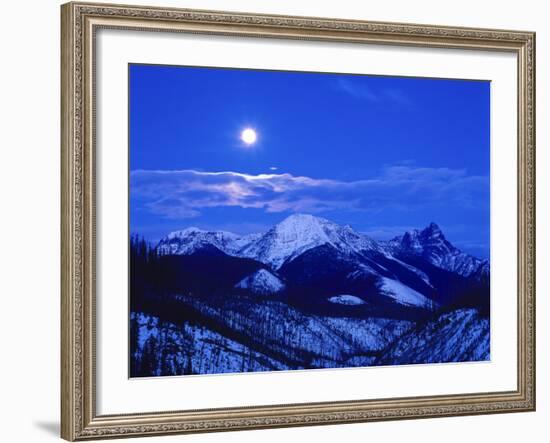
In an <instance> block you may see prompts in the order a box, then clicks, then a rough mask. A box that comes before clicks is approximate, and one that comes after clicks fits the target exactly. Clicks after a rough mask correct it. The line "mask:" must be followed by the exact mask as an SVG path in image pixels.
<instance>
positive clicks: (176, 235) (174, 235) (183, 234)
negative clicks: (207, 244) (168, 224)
mask: <svg viewBox="0 0 550 443" xmlns="http://www.w3.org/2000/svg"><path fill="white" fill-rule="evenodd" d="M202 232H206V231H204V230H203V229H200V228H196V227H195V226H190V227H189V228H185V229H182V230H179V231H172V232H170V234H168V235H167V236H166V238H167V239H170V240H172V239H175V238H184V237H187V236H188V235H191V234H199V233H202Z"/></svg>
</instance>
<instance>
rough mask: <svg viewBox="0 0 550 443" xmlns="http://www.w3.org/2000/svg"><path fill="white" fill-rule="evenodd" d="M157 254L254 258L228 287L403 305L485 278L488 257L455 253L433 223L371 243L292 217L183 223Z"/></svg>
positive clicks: (428, 302)
mask: <svg viewBox="0 0 550 443" xmlns="http://www.w3.org/2000/svg"><path fill="white" fill-rule="evenodd" d="M156 251H157V253H158V254H159V255H160V256H199V257H202V259H201V260H204V257H205V256H217V257H218V259H219V256H220V255H227V256H230V257H236V258H242V259H250V260H254V261H255V262H257V263H258V266H257V268H258V269H254V271H253V272H252V273H251V274H250V275H247V276H242V277H243V278H242V279H239V281H238V282H236V285H235V287H236V288H240V289H245V288H247V289H249V290H250V291H252V292H256V293H259V294H263V295H267V294H270V293H273V294H275V293H280V292H281V291H282V290H283V289H288V290H294V292H296V291H299V290H304V291H305V292H310V291H311V290H312V289H319V291H320V292H321V293H325V292H327V290H329V288H333V289H330V290H329V292H331V291H332V292H337V293H328V294H326V295H327V299H328V300H330V297H329V296H333V297H334V296H336V297H337V296H338V295H342V294H339V293H338V292H342V291H344V292H345V293H347V292H350V291H351V292H352V294H344V295H354V296H356V297H358V298H360V299H362V300H364V301H365V302H368V301H369V300H370V299H372V298H373V296H374V295H375V294H376V295H378V296H382V297H386V298H389V299H391V300H392V301H394V302H396V303H399V304H402V305H412V306H417V307H428V306H432V307H433V306H437V305H439V304H441V302H445V301H446V296H447V295H448V292H449V289H450V288H449V287H448V283H449V281H451V280H452V285H451V286H452V289H455V287H456V286H457V285H458V286H460V284H461V283H462V285H463V286H468V283H469V284H476V283H477V282H482V281H485V280H488V277H489V262H488V260H480V259H478V258H475V257H472V256H471V255H468V254H466V253H464V252H462V251H460V250H459V249H458V248H456V247H455V246H453V245H452V244H451V243H450V242H449V241H448V240H447V239H446V238H445V236H444V235H443V232H442V231H441V229H440V228H439V227H438V226H437V225H436V224H435V223H431V224H430V225H429V226H428V227H426V228H425V229H423V230H412V231H408V232H406V233H404V234H403V235H402V236H399V237H395V238H394V239H392V240H390V241H376V240H374V239H372V238H370V237H369V236H367V235H365V234H362V233H360V232H357V231H355V230H353V229H352V228H351V227H350V226H341V225H338V224H336V223H333V222H331V221H329V220H326V219H324V218H320V217H315V216H312V215H308V214H295V215H291V216H290V217H288V218H286V219H285V220H283V221H282V222H281V223H278V224H277V225H275V226H273V227H272V228H271V229H269V230H268V231H267V232H264V233H258V234H251V235H245V236H239V235H236V234H233V233H230V232H224V231H205V230H201V229H198V228H187V229H184V230H182V231H176V232H172V233H170V234H169V235H168V236H166V237H165V238H163V239H162V240H161V241H160V242H159V243H158V245H157V247H156ZM448 273H450V274H453V276H450V275H447V274H448ZM239 277H240V276H239ZM445 277H447V278H445ZM329 279H330V280H331V281H330V282H327V281H326V280H329ZM442 280H443V281H442ZM444 285H447V287H446V288H445V287H443V286H444ZM319 286H322V287H319ZM338 286H339V287H338ZM447 298H448V297H447ZM338 300H340V299H338V298H333V299H332V301H333V302H334V303H338Z"/></svg>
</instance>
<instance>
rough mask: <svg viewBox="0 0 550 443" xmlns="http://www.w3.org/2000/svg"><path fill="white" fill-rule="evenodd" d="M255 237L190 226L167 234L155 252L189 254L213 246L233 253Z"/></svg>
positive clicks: (230, 253) (161, 253)
mask: <svg viewBox="0 0 550 443" xmlns="http://www.w3.org/2000/svg"><path fill="white" fill-rule="evenodd" d="M255 238H256V237H255V236H239V235H237V234H233V233H232V232H227V231H205V230H203V229H199V228H195V227H190V228H187V229H183V230H181V231H174V232H171V233H170V234H168V235H167V236H166V237H165V238H163V239H162V240H161V241H160V242H159V244H158V245H157V252H158V253H159V254H160V255H190V254H193V253H195V252H197V251H198V250H200V249H203V248H207V247H212V246H213V247H215V248H217V249H219V250H220V251H222V252H224V253H226V254H229V255H234V254H236V253H237V252H238V251H239V250H240V249H242V248H243V247H244V246H245V245H247V244H248V243H250V242H251V241H253V240H254V239H255Z"/></svg>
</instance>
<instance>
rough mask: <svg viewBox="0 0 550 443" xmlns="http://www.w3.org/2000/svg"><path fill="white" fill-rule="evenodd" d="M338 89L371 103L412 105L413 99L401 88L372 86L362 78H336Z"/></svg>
mask: <svg viewBox="0 0 550 443" xmlns="http://www.w3.org/2000/svg"><path fill="white" fill-rule="evenodd" d="M336 89H338V90H340V91H342V92H344V93H345V94H347V95H350V96H352V97H353V98H355V99H357V100H366V101H369V102H371V103H392V104H396V105H401V106H406V107H410V106H412V101H411V99H410V98H409V97H407V95H406V94H405V93H404V92H403V91H401V90H400V89H395V88H372V87H370V86H368V85H367V84H366V83H365V82H363V81H361V79H355V80H354V79H347V78H339V79H337V80H336Z"/></svg>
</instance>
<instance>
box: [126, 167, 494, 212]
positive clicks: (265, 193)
mask: <svg viewBox="0 0 550 443" xmlns="http://www.w3.org/2000/svg"><path fill="white" fill-rule="evenodd" d="M130 180H131V197H132V200H133V202H134V204H136V205H137V206H138V207H140V208H143V209H145V210H147V211H148V212H151V213H153V214H158V215H160V216H163V217H167V218H176V219H182V218H192V217H196V216H198V215H200V213H201V210H203V209H205V208H215V207H240V208H257V209H263V210H264V211H266V212H269V213H277V212H285V211H290V212H309V213H321V212H326V211H333V210H353V211H368V212H381V211H383V210H385V209H387V208H393V209H403V210H411V209H412V208H420V207H422V206H425V205H429V204H434V203H441V204H442V205H449V204H451V205H458V206H461V207H474V206H476V205H478V204H479V202H480V201H487V198H488V195H487V194H488V189H489V187H488V177H485V176H473V175H468V174H467V172H466V171H465V170H457V169H449V168H421V167H411V166H391V167H387V168H385V169H384V170H383V171H382V173H381V174H380V175H379V176H376V177H373V178H370V179H365V180H356V181H348V182H345V181H340V180H332V179H318V178H312V177H306V176H295V175H292V174H288V173H286V174H275V173H273V174H258V175H251V174H243V173H239V172H232V171H226V172H202V171H195V170H177V171H167V170H135V171H132V172H131V175H130Z"/></svg>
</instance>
